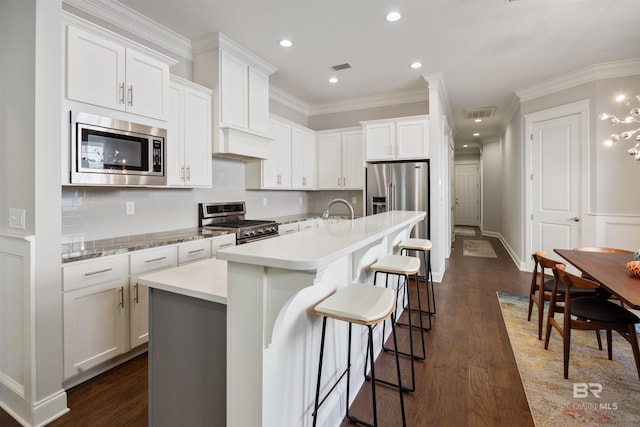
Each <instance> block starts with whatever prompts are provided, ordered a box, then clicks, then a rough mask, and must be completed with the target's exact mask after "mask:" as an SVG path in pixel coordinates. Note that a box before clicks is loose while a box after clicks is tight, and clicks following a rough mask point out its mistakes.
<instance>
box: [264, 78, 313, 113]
mask: <svg viewBox="0 0 640 427" xmlns="http://www.w3.org/2000/svg"><path fill="white" fill-rule="evenodd" d="M269 98H270V99H272V100H274V101H276V102H278V103H279V104H282V105H284V106H285V107H288V108H291V109H292V110H294V111H296V112H298V113H301V114H304V115H305V116H309V108H310V107H309V104H307V103H306V102H304V101H301V100H300V99H298V98H296V97H295V96H293V95H291V94H290V93H288V92H285V91H284V90H282V89H280V88H278V87H276V86H274V85H270V86H269Z"/></svg>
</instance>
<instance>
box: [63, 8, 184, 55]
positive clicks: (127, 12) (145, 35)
mask: <svg viewBox="0 0 640 427" xmlns="http://www.w3.org/2000/svg"><path fill="white" fill-rule="evenodd" d="M62 1H63V3H64V4H67V5H69V6H72V7H74V8H76V9H78V10H80V11H82V12H85V13H87V14H89V15H91V16H94V17H96V18H98V19H101V20H103V21H105V22H108V23H109V24H111V25H114V26H116V27H118V28H120V29H122V30H124V31H127V32H129V33H131V34H134V35H136V36H138V37H140V38H142V39H144V40H146V41H149V42H150V43H153V44H155V45H156V46H159V47H161V48H163V49H166V50H167V51H169V52H171V53H173V54H176V55H179V56H180V57H182V58H185V59H187V60H189V61H192V60H193V53H192V48H191V41H190V40H189V39H188V38H186V37H184V36H182V35H180V34H178V33H176V32H175V31H172V30H170V29H169V28H167V27H165V26H163V25H161V24H159V23H157V22H155V21H153V20H151V19H149V18H147V17H146V16H144V15H142V14H141V13H139V12H136V11H135V10H133V9H131V8H129V7H127V6H125V5H123V4H122V3H119V2H117V1H115V0H62Z"/></svg>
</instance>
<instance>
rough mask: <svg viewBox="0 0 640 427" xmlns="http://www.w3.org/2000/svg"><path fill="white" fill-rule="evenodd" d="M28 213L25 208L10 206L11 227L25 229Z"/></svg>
mask: <svg viewBox="0 0 640 427" xmlns="http://www.w3.org/2000/svg"><path fill="white" fill-rule="evenodd" d="M26 215H27V211H26V210H24V209H16V208H9V227H10V228H17V229H18V230H24V229H25V217H26Z"/></svg>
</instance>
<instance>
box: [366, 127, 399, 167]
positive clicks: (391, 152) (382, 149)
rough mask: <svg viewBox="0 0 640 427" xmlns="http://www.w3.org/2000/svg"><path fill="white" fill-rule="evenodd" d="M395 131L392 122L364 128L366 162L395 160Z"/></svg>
mask: <svg viewBox="0 0 640 427" xmlns="http://www.w3.org/2000/svg"><path fill="white" fill-rule="evenodd" d="M395 145H396V130H395V125H394V123H393V122H385V123H372V124H368V125H366V126H365V152H366V159H367V160H391V159H394V158H395Z"/></svg>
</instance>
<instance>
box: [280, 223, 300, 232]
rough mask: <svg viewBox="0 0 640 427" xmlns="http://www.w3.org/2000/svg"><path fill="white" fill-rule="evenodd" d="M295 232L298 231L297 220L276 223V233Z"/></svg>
mask: <svg viewBox="0 0 640 427" xmlns="http://www.w3.org/2000/svg"><path fill="white" fill-rule="evenodd" d="M297 232H298V223H297V222H292V223H289V224H280V225H278V234H279V235H283V234H291V233H297Z"/></svg>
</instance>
